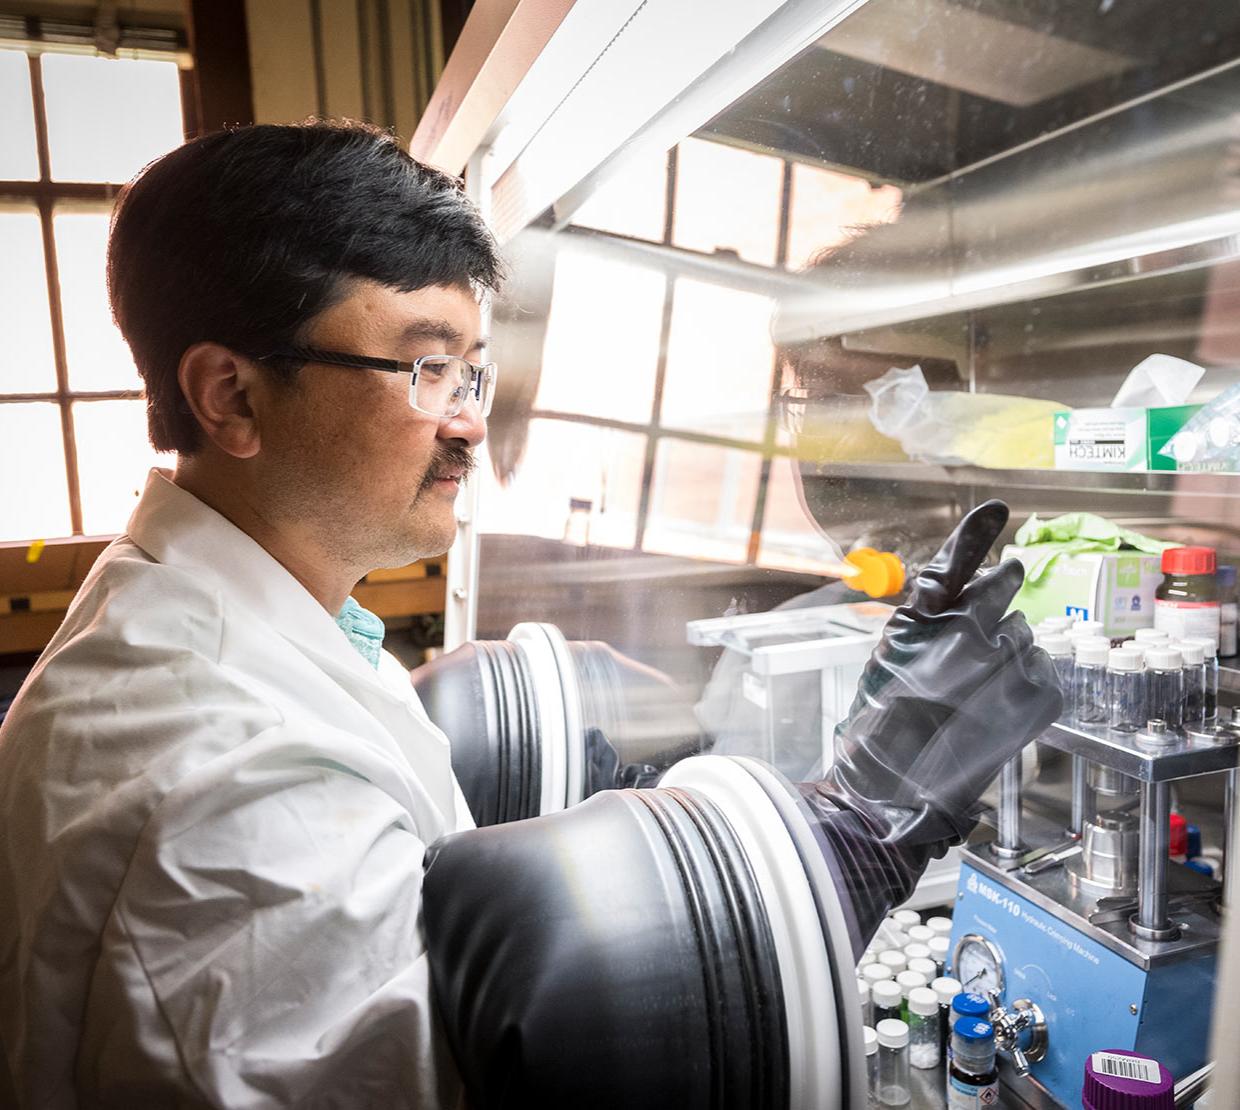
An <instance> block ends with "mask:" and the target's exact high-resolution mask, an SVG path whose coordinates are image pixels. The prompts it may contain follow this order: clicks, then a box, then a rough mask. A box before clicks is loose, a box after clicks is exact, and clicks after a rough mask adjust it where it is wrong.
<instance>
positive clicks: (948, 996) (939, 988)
mask: <svg viewBox="0 0 1240 1110" xmlns="http://www.w3.org/2000/svg"><path fill="white" fill-rule="evenodd" d="M930 989H931V990H933V991H934V994H935V997H936V998H937V999H938V1001H939V1005H941V1006H950V1005H951V1004H952V999H953V998H955V997H956V995H958V994H959V993H960V992H961V991H962V990H964V987H962V986H961V985H960V980H959V979H953V978H952V977H951V976H950V975H941V976H939V978H937V979H936V980H935V981H934V982H933V983H931V984H930Z"/></svg>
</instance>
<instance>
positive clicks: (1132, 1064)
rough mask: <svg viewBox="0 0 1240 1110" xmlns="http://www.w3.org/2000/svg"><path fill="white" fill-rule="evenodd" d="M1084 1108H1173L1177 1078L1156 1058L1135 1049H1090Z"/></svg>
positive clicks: (1083, 1095)
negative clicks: (1131, 1050) (1098, 1050)
mask: <svg viewBox="0 0 1240 1110" xmlns="http://www.w3.org/2000/svg"><path fill="white" fill-rule="evenodd" d="M1081 1106H1082V1107H1083V1108H1084V1110H1173V1107H1174V1106H1175V1079H1174V1078H1173V1077H1172V1075H1171V1073H1170V1072H1169V1071H1168V1070H1167V1069H1166V1068H1165V1067H1163V1066H1162V1064H1160V1063H1159V1062H1158V1061H1157V1060H1154V1059H1151V1058H1150V1057H1149V1056H1142V1055H1140V1054H1139V1053H1136V1052H1124V1051H1123V1050H1121V1049H1108V1050H1105V1051H1101V1052H1091V1053H1090V1054H1089V1057H1088V1058H1087V1059H1086V1061H1085V1085H1084V1087H1083V1088H1082V1090H1081Z"/></svg>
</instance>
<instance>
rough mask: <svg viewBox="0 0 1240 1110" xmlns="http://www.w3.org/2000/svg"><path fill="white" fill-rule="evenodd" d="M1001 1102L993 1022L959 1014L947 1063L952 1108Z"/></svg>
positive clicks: (974, 1108) (968, 1109) (972, 1108)
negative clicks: (960, 1016) (949, 1060)
mask: <svg viewBox="0 0 1240 1110" xmlns="http://www.w3.org/2000/svg"><path fill="white" fill-rule="evenodd" d="M998 1104H999V1073H998V1071H997V1070H996V1068H995V1030H994V1026H992V1025H991V1024H990V1022H988V1021H982V1020H981V1019H979V1018H960V1019H959V1020H958V1021H957V1022H956V1024H955V1025H953V1026H952V1055H951V1063H949V1064H948V1066H947V1105H948V1107H949V1110H978V1107H983V1106H997V1105H998Z"/></svg>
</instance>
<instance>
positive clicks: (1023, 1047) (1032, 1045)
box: [990, 998, 1048, 1077]
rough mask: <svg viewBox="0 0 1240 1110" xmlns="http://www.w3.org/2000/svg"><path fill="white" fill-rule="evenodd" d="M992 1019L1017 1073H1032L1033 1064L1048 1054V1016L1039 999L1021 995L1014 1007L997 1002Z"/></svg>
mask: <svg viewBox="0 0 1240 1110" xmlns="http://www.w3.org/2000/svg"><path fill="white" fill-rule="evenodd" d="M990 1021H991V1024H992V1025H994V1027H995V1044H996V1045H997V1046H998V1048H999V1051H1000V1052H1006V1053H1007V1054H1008V1056H1010V1057H1011V1059H1012V1064H1013V1066H1014V1067H1015V1068H1016V1074H1017V1075H1019V1076H1022V1077H1023V1076H1026V1075H1028V1074H1029V1065H1030V1064H1036V1063H1037V1062H1038V1061H1039V1060H1041V1059H1043V1058H1044V1057H1045V1056H1046V1044H1047V1039H1048V1033H1047V1028H1046V1017H1045V1015H1044V1014H1043V1013H1042V1010H1041V1007H1039V1006H1038V1004H1037V1003H1036V1002H1032V1001H1030V1000H1029V999H1028V998H1018V999H1017V1000H1016V1001H1015V1002H1013V1003H1012V1005H1011V1006H1010V1007H1003V1006H999V1005H996V1006H995V1007H994V1008H993V1009H992V1010H991V1014H990Z"/></svg>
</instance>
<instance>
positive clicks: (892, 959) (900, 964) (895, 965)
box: [878, 948, 908, 975]
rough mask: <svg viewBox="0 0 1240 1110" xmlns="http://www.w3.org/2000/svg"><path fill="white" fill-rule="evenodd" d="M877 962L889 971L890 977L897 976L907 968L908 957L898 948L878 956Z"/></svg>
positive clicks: (889, 949) (890, 949)
mask: <svg viewBox="0 0 1240 1110" xmlns="http://www.w3.org/2000/svg"><path fill="white" fill-rule="evenodd" d="M878 962H879V963H880V964H882V965H883V966H884V967H885V968H887V969H888V970H890V972H891V974H892V975H899V974H900V972H902V971H904V970H906V969H907V968H908V957H907V956H906V955H905V954H904V953H903V952H902V951H900V949H898V948H888V949H887V951H886V952H880V953H879V954H878Z"/></svg>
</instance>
